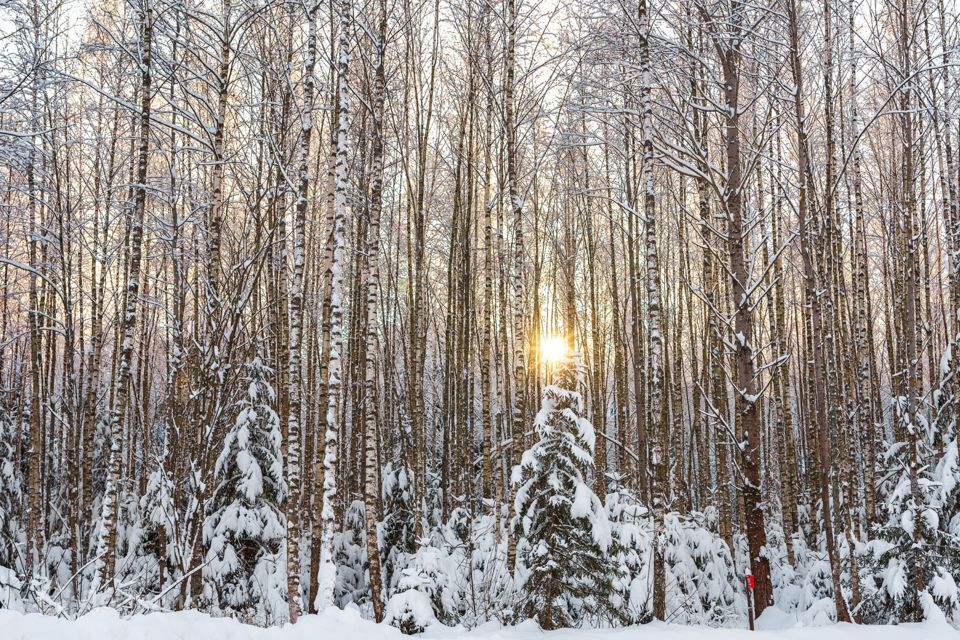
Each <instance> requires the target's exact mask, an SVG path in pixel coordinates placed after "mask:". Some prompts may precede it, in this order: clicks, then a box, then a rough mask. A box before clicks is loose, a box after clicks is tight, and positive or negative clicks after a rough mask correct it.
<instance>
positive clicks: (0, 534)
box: [0, 406, 23, 570]
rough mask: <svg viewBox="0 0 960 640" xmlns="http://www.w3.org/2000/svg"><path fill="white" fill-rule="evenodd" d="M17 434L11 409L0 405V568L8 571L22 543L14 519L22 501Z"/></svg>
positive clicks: (14, 564)
mask: <svg viewBox="0 0 960 640" xmlns="http://www.w3.org/2000/svg"><path fill="white" fill-rule="evenodd" d="M18 437H19V433H18V432H17V428H16V420H15V419H14V418H13V412H11V411H9V410H8V409H7V408H6V407H2V406H0V567H5V568H7V569H10V570H19V569H20V566H19V565H20V564H21V563H20V558H19V552H18V548H20V547H21V543H22V542H23V535H22V532H21V529H20V525H19V523H18V521H17V514H19V513H20V505H21V502H22V501H23V493H22V491H21V488H20V474H19V471H18V469H17V460H16V451H17V446H16V439H17V438H18Z"/></svg>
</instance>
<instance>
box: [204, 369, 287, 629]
mask: <svg viewBox="0 0 960 640" xmlns="http://www.w3.org/2000/svg"><path fill="white" fill-rule="evenodd" d="M246 368H247V376H246V381H247V384H248V387H247V394H246V397H245V398H244V399H242V400H241V401H240V402H239V413H238V415H237V419H236V421H235V422H234V425H233V428H232V429H231V430H230V431H229V433H227V436H226V438H225V440H224V443H223V451H222V452H221V454H220V457H219V458H218V459H217V464H216V469H215V479H216V489H215V490H214V493H213V496H212V497H211V499H210V503H209V515H208V516H207V519H206V522H205V523H204V527H203V536H204V541H205V542H206V544H207V545H208V549H209V550H208V552H207V558H206V561H207V568H206V570H205V573H204V577H205V578H206V580H205V596H206V599H207V601H208V602H209V603H210V605H211V607H212V608H213V609H214V610H215V611H219V612H223V613H228V614H235V615H238V616H239V617H242V618H245V619H248V620H256V621H259V622H268V621H270V620H274V621H275V620H276V618H277V617H278V612H282V611H283V610H285V608H286V605H285V593H284V585H283V581H282V580H277V579H275V575H276V573H277V568H278V567H279V566H281V565H282V546H283V540H284V535H285V529H284V519H283V512H282V511H281V509H280V505H281V503H282V501H283V499H284V497H285V495H286V491H287V488H286V483H285V482H284V479H283V466H282V464H281V458H280V455H281V454H280V419H279V417H278V416H277V413H276V411H274V410H273V408H272V406H271V405H272V404H273V402H274V401H275V394H274V390H273V388H272V387H271V386H270V384H269V383H268V382H267V378H268V376H269V375H270V370H269V369H268V368H267V367H265V366H264V365H263V364H262V363H261V362H260V360H259V359H255V360H253V362H251V363H250V364H248V365H247V367H246Z"/></svg>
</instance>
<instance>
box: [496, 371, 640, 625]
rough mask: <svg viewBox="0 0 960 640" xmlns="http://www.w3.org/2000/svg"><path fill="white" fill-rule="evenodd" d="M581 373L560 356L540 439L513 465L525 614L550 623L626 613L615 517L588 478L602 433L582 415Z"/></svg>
mask: <svg viewBox="0 0 960 640" xmlns="http://www.w3.org/2000/svg"><path fill="white" fill-rule="evenodd" d="M582 375H583V371H582V367H581V365H580V363H579V360H578V358H577V357H576V356H566V357H564V358H563V359H561V360H560V362H559V363H558V365H557V373H556V382H555V383H554V384H552V385H549V386H547V387H546V388H545V389H544V391H543V398H542V404H541V409H540V412H539V413H538V414H537V417H536V421H535V424H534V428H535V430H536V434H537V436H538V437H539V440H538V442H537V443H536V444H534V445H533V447H531V448H530V449H528V450H527V451H525V452H524V453H523V457H522V458H521V462H520V466H519V467H518V468H516V469H514V478H513V480H514V485H515V486H516V494H515V496H516V497H515V500H514V510H515V516H514V520H513V528H514V532H515V535H517V537H518V538H520V537H522V538H524V544H518V545H517V553H518V559H519V560H520V563H518V564H520V565H521V566H518V574H519V575H520V576H521V578H520V582H521V585H520V610H519V613H520V615H521V616H522V617H525V618H536V620H537V622H538V623H539V624H540V626H541V627H542V628H544V629H557V628H562V627H571V626H576V625H579V624H580V623H582V622H583V621H584V620H585V619H588V618H594V619H617V620H621V619H622V618H623V614H622V613H621V612H620V611H619V610H618V609H617V608H616V607H615V606H614V605H613V602H612V598H613V597H614V593H615V588H614V579H615V575H616V570H617V569H616V567H615V566H614V565H613V562H612V560H611V558H610V556H609V555H608V553H607V551H608V548H609V547H610V542H611V535H610V523H609V521H608V520H607V514H606V511H605V510H604V507H603V503H602V502H601V501H600V499H599V498H598V497H597V495H596V494H595V493H594V492H593V490H592V489H591V488H590V485H589V484H588V483H587V479H588V478H589V477H590V476H591V474H592V472H593V451H594V438H595V434H594V431H593V426H592V425H591V424H590V422H589V421H588V420H587V419H586V418H584V417H583V415H582V414H583V399H582V397H581V395H580V393H579V391H578V388H579V386H580V384H581V381H582Z"/></svg>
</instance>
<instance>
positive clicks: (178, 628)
mask: <svg viewBox="0 0 960 640" xmlns="http://www.w3.org/2000/svg"><path fill="white" fill-rule="evenodd" d="M771 613H773V612H771ZM760 622H761V624H760V626H761V627H762V628H761V629H760V630H759V631H757V632H756V633H751V632H749V631H747V630H746V629H712V628H707V627H690V626H683V625H674V624H660V623H654V624H649V625H643V626H637V627H628V628H623V629H605V630H564V631H553V632H549V633H545V632H543V631H541V630H540V629H539V628H538V627H537V626H536V624H534V623H532V622H527V623H524V624H522V625H520V626H518V627H509V628H505V627H501V626H499V625H496V624H487V625H484V626H482V627H480V628H477V629H473V630H471V631H464V630H462V629H453V628H449V627H432V628H430V629H428V630H427V632H426V633H424V634H423V636H422V637H424V638H428V639H431V638H432V639H434V640H449V639H454V638H455V639H457V640H587V639H590V640H595V639H599V640H950V639H951V638H960V632H958V631H957V630H956V629H954V628H953V627H951V626H949V625H947V624H946V623H942V622H932V621H928V622H924V623H921V624H902V625H899V626H883V627H881V626H855V625H849V624H834V625H829V626H825V627H800V626H797V625H795V624H793V622H792V621H791V620H790V619H789V618H787V617H786V616H783V615H769V616H765V617H764V619H763V620H761V621H760ZM406 637H407V636H404V635H403V634H401V633H400V632H399V631H398V630H397V629H395V628H393V627H389V626H387V625H377V624H374V623H372V622H369V621H367V620H363V619H362V618H361V617H360V615H359V613H357V612H356V611H340V610H339V609H337V610H332V611H328V612H325V613H324V614H322V615H320V616H304V617H303V618H301V619H300V622H298V623H297V624H296V625H295V626H290V625H287V626H285V627H282V628H271V629H261V628H259V627H253V626H249V625H244V624H240V623H239V622H236V621H235V620H230V619H225V618H211V617H210V616H209V615H207V614H204V613H198V612H195V611H181V612H177V613H154V614H149V615H138V616H134V617H133V618H130V619H127V620H124V619H121V618H120V617H119V616H118V615H117V613H116V612H115V611H113V610H111V609H97V610H95V611H93V612H91V613H89V614H87V615H85V616H83V617H82V618H80V619H79V620H76V621H68V620H64V619H58V618H53V617H47V616H42V615H39V614H22V613H17V612H14V611H9V610H0V639H2V640H113V639H117V640H121V639H122V640H180V639H183V640H188V639H189V640H194V639H196V640H268V639H269V640H307V639H309V640H328V639H329V640H380V639H383V640H402V639H403V638H406Z"/></svg>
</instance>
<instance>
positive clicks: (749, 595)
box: [744, 573, 753, 631]
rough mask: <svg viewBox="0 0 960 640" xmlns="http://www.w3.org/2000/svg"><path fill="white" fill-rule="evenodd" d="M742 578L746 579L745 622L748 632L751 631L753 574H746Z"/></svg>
mask: <svg viewBox="0 0 960 640" xmlns="http://www.w3.org/2000/svg"><path fill="white" fill-rule="evenodd" d="M744 577H745V578H746V579H747V621H748V622H749V623H750V631H753V574H750V573H748V574H747V575H746V576H744Z"/></svg>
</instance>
